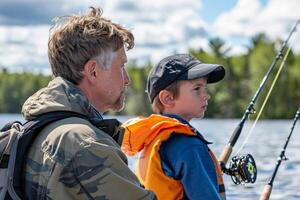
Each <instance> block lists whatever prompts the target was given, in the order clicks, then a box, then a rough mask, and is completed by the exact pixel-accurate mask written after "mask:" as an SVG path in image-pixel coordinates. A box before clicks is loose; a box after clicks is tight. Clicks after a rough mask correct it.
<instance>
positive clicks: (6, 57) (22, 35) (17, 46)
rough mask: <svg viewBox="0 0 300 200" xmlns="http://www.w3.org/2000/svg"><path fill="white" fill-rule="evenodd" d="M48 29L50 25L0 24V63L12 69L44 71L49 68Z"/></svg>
mask: <svg viewBox="0 0 300 200" xmlns="http://www.w3.org/2000/svg"><path fill="white" fill-rule="evenodd" d="M48 29H49V26H26V27H23V26H9V27H6V26H0V33H1V34H0V65H1V66H4V67H7V68H8V69H9V70H12V71H23V70H35V71H36V72H44V71H45V68H48V64H47V63H48V60H47V40H48ZM46 71H48V72H49V70H46Z"/></svg>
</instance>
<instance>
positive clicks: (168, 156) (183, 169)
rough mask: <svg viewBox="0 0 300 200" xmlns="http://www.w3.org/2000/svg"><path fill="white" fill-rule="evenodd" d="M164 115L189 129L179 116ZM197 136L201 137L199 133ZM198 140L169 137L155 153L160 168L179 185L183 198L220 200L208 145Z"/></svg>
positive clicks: (204, 141)
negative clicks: (180, 184)
mask: <svg viewBox="0 0 300 200" xmlns="http://www.w3.org/2000/svg"><path fill="white" fill-rule="evenodd" d="M166 116H168V117H172V118H176V119H177V120H179V121H180V122H182V123H184V124H187V125H189V126H191V125H190V124H189V123H188V122H187V121H185V120H184V119H182V118H180V117H179V116H176V115H166ZM191 127H192V126H191ZM192 128H193V127H192ZM193 129H194V128H193ZM194 130H195V129H194ZM198 135H199V137H200V138H201V137H202V135H201V134H200V133H199V132H198ZM202 138H203V137H202ZM202 138H201V139H199V138H197V137H193V136H188V135H179V134H173V135H171V136H170V138H169V139H168V140H167V141H165V142H163V143H162V145H161V148H160V150H159V154H160V157H161V163H162V169H163V171H164V173H165V174H166V175H167V176H169V177H172V178H174V179H176V180H179V181H180V182H181V183H182V185H183V188H184V193H185V194H184V195H185V199H197V200H202V199H203V200H204V199H205V200H207V199H210V200H221V197H220V195H219V192H218V180H217V174H216V169H215V165H214V162H213V160H212V158H211V156H210V155H209V152H208V151H209V150H208V147H207V144H209V142H207V141H206V140H205V139H204V138H203V139H202Z"/></svg>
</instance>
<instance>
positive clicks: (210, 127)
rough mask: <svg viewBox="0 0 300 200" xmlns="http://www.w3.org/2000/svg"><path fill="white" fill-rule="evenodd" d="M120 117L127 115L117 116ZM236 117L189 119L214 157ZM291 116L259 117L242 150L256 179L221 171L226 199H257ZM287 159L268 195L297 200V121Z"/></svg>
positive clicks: (5, 118) (132, 161)
mask: <svg viewBox="0 0 300 200" xmlns="http://www.w3.org/2000/svg"><path fill="white" fill-rule="evenodd" d="M117 118H118V119H119V120H120V121H124V120H126V119H127V118H128V117H127V116H119V117H117ZM10 120H21V121H22V117H21V115H18V114H0V126H1V127H2V126H3V124H4V123H5V122H7V121H10ZM238 122H239V120H235V119H233V120H231V119H226V120H223V119H202V120H192V122H191V124H192V125H193V126H195V127H196V128H197V129H198V130H199V131H200V132H201V133H202V134H203V135H204V136H205V138H206V139H207V140H208V141H211V142H213V144H212V145H210V148H211V149H212V150H213V151H214V152H215V154H216V155H217V157H218V156H219V155H220V153H221V151H222V149H223V147H224V145H225V144H226V143H227V142H228V141H229V138H230V136H231V134H232V132H233V130H234V128H235V127H236V126H237V124H238ZM251 125H252V122H247V123H246V125H245V127H244V129H243V132H242V134H241V137H240V139H239V140H238V142H237V144H236V145H235V147H234V151H233V154H232V155H234V153H235V151H237V150H238V149H239V147H240V146H241V144H242V142H243V140H244V138H245V137H246V135H247V134H248V132H247V131H248V130H249V129H250V127H251ZM291 126H292V120H262V121H259V122H258V123H257V125H256V128H255V129H254V132H253V134H252V135H251V137H250V138H249V140H248V142H247V143H246V145H245V147H244V148H243V150H242V151H241V153H242V154H246V153H251V154H252V155H253V157H254V158H255V161H256V165H257V168H258V175H257V180H256V182H255V183H254V184H247V185H234V184H233V182H232V181H231V178H230V177H229V176H227V175H224V181H225V186H226V193H227V199H228V200H250V199H259V196H260V194H261V192H262V190H263V187H264V185H265V184H266V182H267V179H268V178H269V177H270V176H271V174H272V172H273V170H274V168H275V165H276V161H277V158H278V156H279V154H280V152H281V149H282V148H283V145H284V143H285V141H286V138H287V136H288V134H289V132H290V130H291ZM286 157H287V158H288V160H287V161H284V162H282V163H281V166H280V167H279V170H278V172H277V176H276V178H275V181H274V185H273V191H272V194H271V199H272V200H273V199H274V200H275V199H277V200H278V199H284V200H296V199H297V200H299V199H300V187H299V184H300V123H299V121H298V123H297V124H296V127H295V129H294V132H293V135H292V137H291V139H290V142H289V144H288V147H287V150H286ZM135 163H136V158H135V157H134V158H129V164H130V168H131V169H132V170H134V168H135V167H134V166H135Z"/></svg>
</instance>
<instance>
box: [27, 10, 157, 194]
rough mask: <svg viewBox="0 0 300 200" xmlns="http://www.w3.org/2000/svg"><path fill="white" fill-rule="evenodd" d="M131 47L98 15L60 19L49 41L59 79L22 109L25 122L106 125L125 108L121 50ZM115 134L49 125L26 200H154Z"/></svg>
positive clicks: (30, 170)
mask: <svg viewBox="0 0 300 200" xmlns="http://www.w3.org/2000/svg"><path fill="white" fill-rule="evenodd" d="M133 46H134V38H133V35H132V34H131V32H130V31H128V30H126V29H125V28H123V27H122V26H120V25H118V24H115V23H113V22H111V21H110V20H108V19H105V18H103V17H102V11H101V10H100V9H96V8H91V9H90V11H89V12H87V13H86V14H82V15H73V16H68V17H61V18H58V20H57V21H56V24H55V25H54V26H53V27H52V28H51V32H50V37H49V43H48V56H49V62H50V64H51V68H52V72H53V77H54V79H53V80H52V81H50V83H49V84H48V86H47V87H45V88H43V89H41V90H40V91H38V92H37V93H35V94H34V95H33V96H31V97H30V98H29V99H28V100H27V101H26V102H25V103H24V105H23V109H22V112H23V115H24V116H25V119H26V120H30V119H33V118H35V117H36V116H39V115H41V114H45V113H49V112H52V113H53V112H57V111H71V112H76V113H79V114H82V115H84V116H86V117H87V118H90V119H92V118H93V119H94V118H98V119H102V116H101V113H103V112H106V111H107V110H109V109H112V110H121V109H122V108H123V105H124V98H125V92H126V88H127V86H128V85H129V84H130V79H129V77H128V74H127V72H126V70H125V68H124V64H125V63H126V61H127V57H126V53H125V49H124V47H127V49H131V48H132V47H133ZM98 121H99V120H98ZM113 134H114V133H109V132H107V133H105V132H104V131H103V130H100V129H99V128H97V127H96V126H94V124H92V123H91V122H90V120H88V119H84V118H80V117H68V118H65V119H63V120H59V121H56V122H54V123H51V124H50V125H47V126H46V127H45V128H43V130H42V131H41V132H40V133H38V136H37V138H36V139H35V140H34V142H33V144H32V145H31V147H30V149H29V152H28V155H27V161H26V166H25V198H26V199H63V200H68V199H130V200H134V199H155V198H156V197H155V195H154V194H153V193H152V192H150V191H147V190H144V189H143V188H142V187H141V186H140V183H139V181H138V179H137V178H136V176H135V175H134V174H133V173H132V172H131V171H130V169H129V168H128V166H127V159H126V156H125V155H124V154H123V153H122V152H121V150H120V146H119V145H118V144H117V142H115V141H114V140H113V138H112V137H111V136H110V135H113Z"/></svg>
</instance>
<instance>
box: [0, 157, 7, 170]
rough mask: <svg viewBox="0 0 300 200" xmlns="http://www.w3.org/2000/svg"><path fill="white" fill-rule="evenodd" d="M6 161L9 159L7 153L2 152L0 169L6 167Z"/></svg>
mask: <svg viewBox="0 0 300 200" xmlns="http://www.w3.org/2000/svg"><path fill="white" fill-rule="evenodd" d="M8 161H9V155H7V154H4V155H3V156H2V158H1V162H0V169H1V168H7V167H8Z"/></svg>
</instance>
